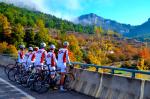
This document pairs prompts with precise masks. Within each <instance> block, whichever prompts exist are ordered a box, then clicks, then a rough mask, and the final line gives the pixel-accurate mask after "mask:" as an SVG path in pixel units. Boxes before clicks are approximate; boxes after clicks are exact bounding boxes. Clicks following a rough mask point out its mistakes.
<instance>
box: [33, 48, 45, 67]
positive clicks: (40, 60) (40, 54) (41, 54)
mask: <svg viewBox="0 0 150 99" xmlns="http://www.w3.org/2000/svg"><path fill="white" fill-rule="evenodd" d="M46 54H47V52H46V50H45V49H39V50H38V51H37V52H36V54H35V65H44V61H45V59H46Z"/></svg>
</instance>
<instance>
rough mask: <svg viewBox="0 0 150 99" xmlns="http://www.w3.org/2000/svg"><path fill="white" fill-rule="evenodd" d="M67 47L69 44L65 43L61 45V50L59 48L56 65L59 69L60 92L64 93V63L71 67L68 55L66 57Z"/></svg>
mask: <svg viewBox="0 0 150 99" xmlns="http://www.w3.org/2000/svg"><path fill="white" fill-rule="evenodd" d="M68 46H69V42H67V41H65V42H64V43H63V48H60V49H59V51H58V64H57V67H58V68H59V69H61V80H60V91H66V90H65V89H64V88H63V85H64V78H65V73H66V63H67V62H68V63H69V65H71V63H70V59H69V55H68V49H67V48H68Z"/></svg>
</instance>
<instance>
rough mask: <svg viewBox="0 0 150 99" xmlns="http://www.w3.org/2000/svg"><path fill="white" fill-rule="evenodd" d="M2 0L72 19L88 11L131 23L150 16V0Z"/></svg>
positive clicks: (142, 20) (1, 0) (141, 20)
mask: <svg viewBox="0 0 150 99" xmlns="http://www.w3.org/2000/svg"><path fill="white" fill-rule="evenodd" d="M0 2H7V3H13V4H16V5H25V6H27V7H31V8H32V7H34V8H36V9H37V10H39V11H41V12H44V13H48V14H52V15H55V16H56V17H59V18H62V19H66V20H70V21H71V20H74V19H75V18H76V17H78V16H80V15H83V14H88V13H95V14H97V15H98V16H101V17H103V18H106V19H112V20H115V21H117V22H120V23H126V24H131V25H140V24H142V23H144V22H145V21H147V20H148V18H150V0H0Z"/></svg>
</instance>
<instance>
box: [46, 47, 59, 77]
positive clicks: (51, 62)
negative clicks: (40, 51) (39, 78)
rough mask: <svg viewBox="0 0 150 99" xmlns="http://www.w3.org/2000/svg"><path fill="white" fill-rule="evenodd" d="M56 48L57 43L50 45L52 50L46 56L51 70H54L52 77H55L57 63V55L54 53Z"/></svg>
mask: <svg viewBox="0 0 150 99" xmlns="http://www.w3.org/2000/svg"><path fill="white" fill-rule="evenodd" d="M55 48H56V47H55V45H50V52H48V53H47V56H46V63H47V65H48V68H49V70H50V71H54V72H51V78H52V79H53V78H54V77H55V70H56V65H57V60H56V55H55V53H54V51H55Z"/></svg>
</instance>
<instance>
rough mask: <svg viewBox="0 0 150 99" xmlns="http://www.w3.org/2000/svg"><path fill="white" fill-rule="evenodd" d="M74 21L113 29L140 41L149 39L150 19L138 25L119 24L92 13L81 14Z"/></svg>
mask: <svg viewBox="0 0 150 99" xmlns="http://www.w3.org/2000/svg"><path fill="white" fill-rule="evenodd" d="M76 23H79V24H82V25H84V26H86V25H90V26H92V25H96V26H100V27H102V28H103V29H104V30H113V31H115V32H118V33H121V34H123V36H125V37H130V38H135V39H137V40H140V41H149V42H150V40H149V37H150V19H148V21H147V22H144V23H143V24H141V25H138V26H132V25H130V24H121V23H119V22H116V21H113V20H110V19H105V18H103V17H100V16H98V15H96V14H94V13H90V14H85V15H81V16H79V17H78V18H77V20H76Z"/></svg>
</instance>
